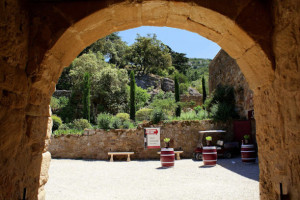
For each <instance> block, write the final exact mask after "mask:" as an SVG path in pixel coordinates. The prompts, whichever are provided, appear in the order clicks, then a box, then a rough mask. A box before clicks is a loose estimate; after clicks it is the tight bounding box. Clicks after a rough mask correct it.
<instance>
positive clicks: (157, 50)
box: [126, 34, 172, 75]
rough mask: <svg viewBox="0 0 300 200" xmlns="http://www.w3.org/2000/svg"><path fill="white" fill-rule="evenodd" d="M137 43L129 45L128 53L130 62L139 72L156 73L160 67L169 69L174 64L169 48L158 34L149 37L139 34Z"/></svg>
mask: <svg viewBox="0 0 300 200" xmlns="http://www.w3.org/2000/svg"><path fill="white" fill-rule="evenodd" d="M135 40H136V41H135V43H134V44H133V45H132V46H130V47H129V50H128V53H127V55H126V58H127V60H128V61H129V63H130V64H131V65H132V66H133V67H134V68H135V70H136V71H138V72H139V74H140V75H141V74H148V73H154V74H155V73H156V71H158V69H167V68H168V67H170V66H171V65H172V59H171V56H170V54H169V49H168V48H167V46H166V45H164V44H163V43H162V42H161V41H160V40H158V39H157V38H156V35H155V34H154V35H152V37H151V35H150V34H148V36H147V37H141V36H140V35H137V37H136V39H135Z"/></svg>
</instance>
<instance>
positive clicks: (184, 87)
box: [179, 83, 190, 94]
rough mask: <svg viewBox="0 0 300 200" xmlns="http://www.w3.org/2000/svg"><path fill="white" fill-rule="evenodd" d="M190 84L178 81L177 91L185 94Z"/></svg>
mask: <svg viewBox="0 0 300 200" xmlns="http://www.w3.org/2000/svg"><path fill="white" fill-rule="evenodd" d="M189 86H190V84H188V83H180V84H179V93H180V94H187V93H188V89H189Z"/></svg>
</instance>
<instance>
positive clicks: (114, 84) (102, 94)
mask: <svg viewBox="0 0 300 200" xmlns="http://www.w3.org/2000/svg"><path fill="white" fill-rule="evenodd" d="M97 79H98V82H97V86H96V87H95V89H96V94H95V97H94V102H95V104H96V105H101V106H102V107H101V108H100V107H98V108H100V109H98V112H104V111H105V112H109V113H112V114H116V113H118V112H120V111H121V112H122V111H124V110H125V109H126V105H127V103H128V94H127V89H126V87H127V84H128V82H129V80H128V74H127V71H126V70H125V69H117V68H112V67H106V68H104V69H103V70H101V71H100V73H99V77H97Z"/></svg>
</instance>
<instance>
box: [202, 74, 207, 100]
mask: <svg viewBox="0 0 300 200" xmlns="http://www.w3.org/2000/svg"><path fill="white" fill-rule="evenodd" d="M202 91H203V92H202V96H203V103H204V102H205V100H206V87H205V79H204V76H203V77H202Z"/></svg>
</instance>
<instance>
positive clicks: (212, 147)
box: [203, 146, 216, 149]
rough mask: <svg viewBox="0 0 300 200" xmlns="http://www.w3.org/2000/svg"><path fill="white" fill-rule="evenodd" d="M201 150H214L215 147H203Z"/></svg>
mask: <svg viewBox="0 0 300 200" xmlns="http://www.w3.org/2000/svg"><path fill="white" fill-rule="evenodd" d="M203 149H216V147H215V146H213V147H203Z"/></svg>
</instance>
